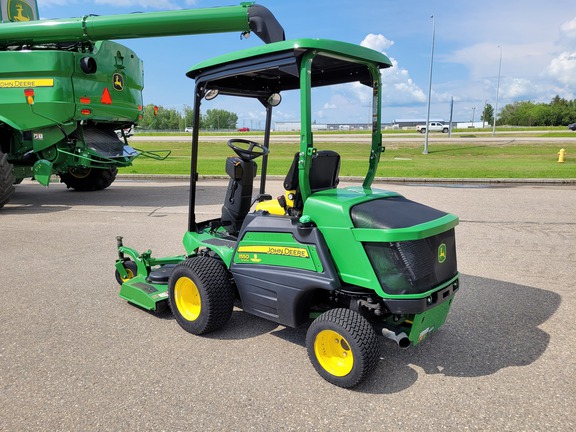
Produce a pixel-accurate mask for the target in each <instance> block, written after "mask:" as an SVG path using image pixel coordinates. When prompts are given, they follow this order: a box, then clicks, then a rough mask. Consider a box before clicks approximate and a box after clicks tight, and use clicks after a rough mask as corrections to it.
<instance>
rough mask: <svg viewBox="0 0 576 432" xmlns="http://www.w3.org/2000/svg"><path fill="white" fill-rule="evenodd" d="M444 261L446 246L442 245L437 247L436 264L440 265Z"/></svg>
mask: <svg viewBox="0 0 576 432" xmlns="http://www.w3.org/2000/svg"><path fill="white" fill-rule="evenodd" d="M444 261H446V245H445V244H444V243H442V244H441V245H440V246H438V262H439V263H440V264H442V263H443V262H444Z"/></svg>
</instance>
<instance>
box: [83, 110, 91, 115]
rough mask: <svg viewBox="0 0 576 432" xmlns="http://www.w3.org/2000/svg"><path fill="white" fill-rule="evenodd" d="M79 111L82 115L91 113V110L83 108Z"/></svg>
mask: <svg viewBox="0 0 576 432" xmlns="http://www.w3.org/2000/svg"><path fill="white" fill-rule="evenodd" d="M80 113H81V114H82V115H90V114H92V110H89V109H83V110H81V111H80Z"/></svg>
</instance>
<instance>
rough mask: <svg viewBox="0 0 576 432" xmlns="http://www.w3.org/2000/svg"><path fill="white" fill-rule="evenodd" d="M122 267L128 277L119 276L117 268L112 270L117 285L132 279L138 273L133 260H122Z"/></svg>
mask: <svg viewBox="0 0 576 432" xmlns="http://www.w3.org/2000/svg"><path fill="white" fill-rule="evenodd" d="M124 268H125V269H126V273H128V277H127V278H126V279H124V278H122V276H120V273H118V270H116V271H115V272H114V276H115V277H116V282H118V285H122V284H123V283H124V282H126V281H127V280H130V279H132V278H133V277H134V276H136V275H137V274H138V266H137V265H136V263H135V262H134V261H124Z"/></svg>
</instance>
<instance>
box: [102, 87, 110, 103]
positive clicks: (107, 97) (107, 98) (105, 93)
mask: <svg viewBox="0 0 576 432" xmlns="http://www.w3.org/2000/svg"><path fill="white" fill-rule="evenodd" d="M100 102H102V103H103V104H104V105H112V96H110V91H108V89H107V88H104V91H103V92H102V97H101V98H100Z"/></svg>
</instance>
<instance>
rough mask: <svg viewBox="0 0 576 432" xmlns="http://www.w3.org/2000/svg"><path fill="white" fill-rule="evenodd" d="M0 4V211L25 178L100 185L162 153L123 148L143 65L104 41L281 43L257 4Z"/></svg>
mask: <svg viewBox="0 0 576 432" xmlns="http://www.w3.org/2000/svg"><path fill="white" fill-rule="evenodd" d="M0 6H1V9H2V10H1V12H2V15H1V17H2V22H1V23H0V207H3V206H4V205H5V204H6V203H7V202H8V201H9V200H10V198H11V196H12V195H13V193H14V186H13V185H14V184H17V183H20V182H21V181H22V180H23V179H24V178H34V179H36V180H37V181H38V182H39V183H40V184H42V185H45V186H48V184H49V182H50V180H51V177H52V176H53V175H58V176H59V177H60V180H61V181H62V182H63V183H65V184H66V186H67V187H69V188H73V189H75V190H79V191H93V190H101V189H105V188H107V187H108V186H110V184H112V182H113V181H114V180H115V178H116V174H117V172H118V168H120V167H126V166H129V165H131V163H132V161H133V160H134V159H135V158H136V157H137V156H139V155H143V156H148V157H152V158H156V159H162V158H163V157H165V156H166V154H162V153H146V152H141V151H138V150H136V149H133V148H131V147H130V146H128V145H127V142H126V137H125V136H124V132H123V131H124V130H126V129H128V128H130V127H131V126H133V125H136V124H137V123H138V122H139V120H141V118H142V114H143V102H142V89H143V86H144V75H143V66H142V61H141V60H140V59H139V58H138V56H137V55H136V54H135V53H134V52H133V51H132V50H130V49H129V48H127V47H125V46H123V45H120V44H118V43H116V42H111V41H108V40H106V39H130V38H143V37H158V36H174V35H193V34H205V33H222V32H232V31H238V32H241V33H242V34H244V35H247V34H248V33H250V32H254V33H255V34H256V35H258V36H259V37H260V38H261V39H262V40H263V41H264V42H266V43H268V42H277V41H281V40H283V39H284V30H283V29H282V27H281V26H280V24H279V23H278V21H277V20H276V18H275V17H274V16H273V15H272V14H271V13H270V11H269V10H268V9H266V8H264V7H262V6H259V5H256V4H254V3H242V4H241V5H240V6H229V7H218V8H207V9H191V10H175V11H168V12H151V13H138V14H124V15H110V16H94V15H85V16H83V17H80V18H65V19H53V20H42V21H40V20H38V10H37V7H36V3H35V1H34V0H17V1H11V0H10V1H7V2H5V1H4V0H3V1H2V2H1V3H0ZM118 135H120V136H118Z"/></svg>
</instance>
